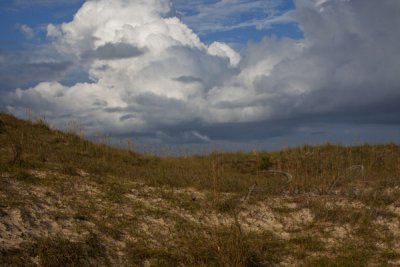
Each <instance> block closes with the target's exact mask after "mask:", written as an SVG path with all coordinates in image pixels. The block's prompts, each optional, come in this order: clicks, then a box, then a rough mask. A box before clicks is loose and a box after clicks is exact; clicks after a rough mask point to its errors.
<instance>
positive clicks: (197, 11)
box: [173, 0, 293, 35]
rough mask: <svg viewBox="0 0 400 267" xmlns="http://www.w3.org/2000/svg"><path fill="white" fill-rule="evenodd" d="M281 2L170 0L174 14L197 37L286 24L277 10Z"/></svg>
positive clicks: (271, 0)
mask: <svg viewBox="0 0 400 267" xmlns="http://www.w3.org/2000/svg"><path fill="white" fill-rule="evenodd" d="M284 2H285V1H283V0H270V1H265V0H230V1H204V0H196V1H190V2H188V1H185V0H174V1H173V3H174V7H175V8H176V9H177V10H179V12H178V15H180V16H182V19H183V20H184V22H185V23H187V24H188V25H189V26H190V27H193V28H194V29H195V30H196V32H197V33H199V34H200V35H205V34H207V33H213V32H222V31H231V30H235V29H241V28H248V27H255V28H257V29H265V28H269V27H271V25H273V24H279V23H290V22H293V19H292V18H291V17H290V16H288V14H289V13H286V12H283V11H279V7H280V6H281V5H282V4H283V3H284Z"/></svg>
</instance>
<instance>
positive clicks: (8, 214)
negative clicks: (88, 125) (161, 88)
mask: <svg viewBox="0 0 400 267" xmlns="http://www.w3.org/2000/svg"><path fill="white" fill-rule="evenodd" d="M128 144H129V143H128ZM131 148H132V144H130V145H129V147H127V149H116V148H112V147H109V146H106V145H104V144H95V143H92V142H90V141H88V140H85V139H82V138H81V137H80V136H79V135H77V134H75V133H71V132H68V133H64V132H61V131H56V130H52V129H50V128H49V127H48V126H47V124H46V123H45V121H43V120H39V121H35V122H29V121H22V120H18V119H16V118H14V117H12V116H10V115H6V114H0V262H1V263H2V265H4V266H110V265H111V266H398V265H399V264H400V242H399V240H400V230H399V229H400V202H399V201H400V147H399V146H397V145H395V144H388V145H374V146H372V145H367V144H366V145H362V146H355V147H343V146H337V145H330V144H327V145H324V146H316V147H311V146H304V147H299V148H294V149H285V150H282V151H279V152H270V153H267V152H254V153H213V154H211V155H205V156H189V157H163V158H160V157H156V156H151V155H141V154H138V153H135V152H132V150H131ZM355 166H358V167H355ZM360 166H362V168H361V167H360ZM268 170H274V171H272V172H271V171H268ZM285 173H286V174H290V175H291V176H292V179H290V180H289V179H287V178H288V177H287V175H285ZM282 174H283V175H282ZM251 186H253V190H252V191H251V192H250V194H249V187H251ZM246 195H247V196H248V198H247V199H246V201H244V198H245V197H246Z"/></svg>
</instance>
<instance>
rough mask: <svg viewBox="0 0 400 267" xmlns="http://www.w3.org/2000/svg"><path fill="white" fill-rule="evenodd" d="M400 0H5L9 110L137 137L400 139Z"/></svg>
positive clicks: (280, 143) (242, 142)
mask: <svg viewBox="0 0 400 267" xmlns="http://www.w3.org/2000/svg"><path fill="white" fill-rule="evenodd" d="M398 14H400V1H398V0H381V1H376V0H192V1H186V0H86V1H84V0H2V1H1V2H0V22H1V25H2V27H1V28H0V110H1V111H5V112H10V113H13V114H15V115H17V116H19V117H22V118H24V117H26V114H27V110H29V111H30V112H32V113H33V114H34V115H35V116H40V117H45V118H46V120H48V121H49V123H50V124H51V125H52V126H54V127H56V128H61V129H65V127H66V126H67V125H68V123H69V122H71V121H75V122H78V123H79V124H80V125H81V127H82V128H83V129H84V131H85V133H86V135H87V136H89V137H90V136H94V135H96V133H99V132H100V133H103V134H105V135H108V136H110V137H112V138H114V139H115V140H119V139H126V138H132V139H133V140H134V141H135V142H136V143H137V144H138V145H142V146H144V145H146V144H154V145H160V146H162V145H171V146H176V147H179V146H189V147H190V146H192V147H202V146H204V147H207V146H208V147H215V146H220V147H221V146H222V147H224V148H225V149H233V150H235V149H245V150H250V149H253V148H257V149H279V148H282V147H286V146H298V145H303V144H319V143H325V142H332V143H339V144H359V143H364V142H369V143H386V142H399V141H400V105H399V104H398V103H399V102H400V75H399V74H400V53H399V47H400V30H399V28H400V16H398Z"/></svg>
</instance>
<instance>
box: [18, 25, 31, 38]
mask: <svg viewBox="0 0 400 267" xmlns="http://www.w3.org/2000/svg"><path fill="white" fill-rule="evenodd" d="M15 27H16V28H17V30H18V31H20V32H21V33H22V34H23V35H24V36H25V38H26V39H29V40H30V39H33V37H35V32H34V31H33V29H32V28H31V27H29V26H28V25H26V24H16V25H15Z"/></svg>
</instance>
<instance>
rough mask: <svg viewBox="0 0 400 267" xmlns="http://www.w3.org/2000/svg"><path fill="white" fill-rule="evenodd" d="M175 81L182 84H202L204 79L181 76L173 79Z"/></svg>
mask: <svg viewBox="0 0 400 267" xmlns="http://www.w3.org/2000/svg"><path fill="white" fill-rule="evenodd" d="M173 80H174V81H177V82H181V83H201V82H203V80H202V79H200V78H198V77H194V76H179V77H176V78H173Z"/></svg>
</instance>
